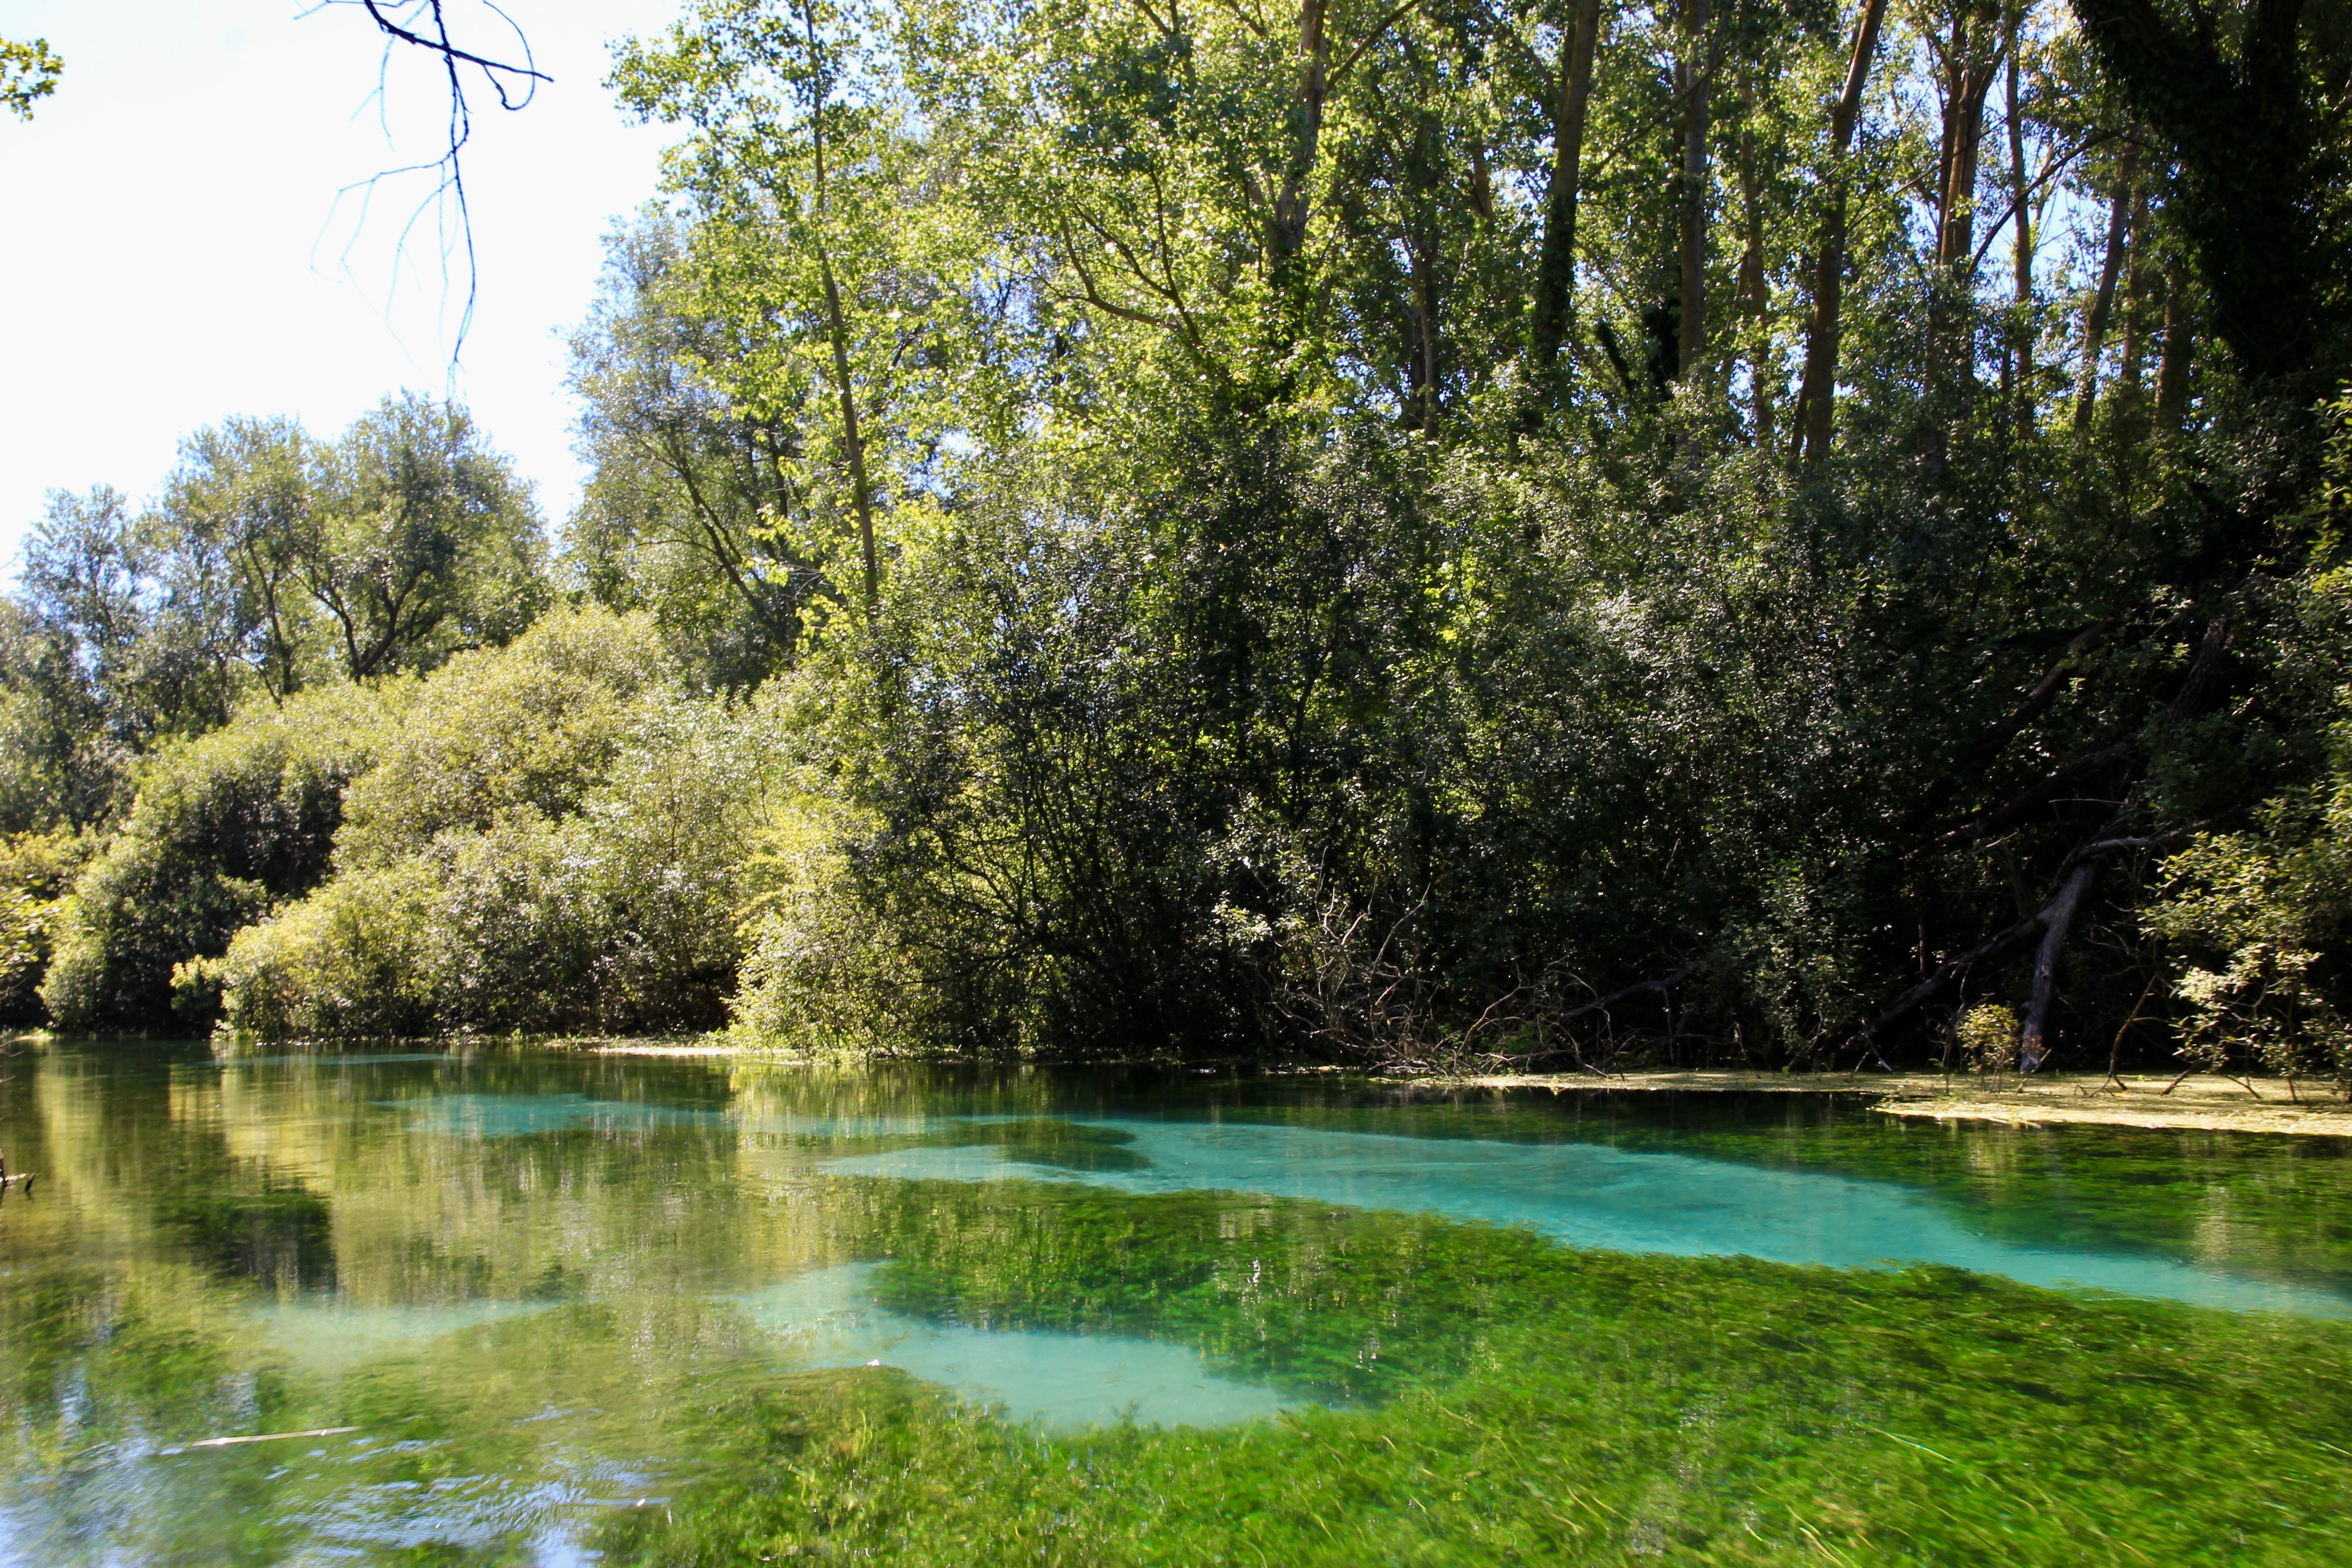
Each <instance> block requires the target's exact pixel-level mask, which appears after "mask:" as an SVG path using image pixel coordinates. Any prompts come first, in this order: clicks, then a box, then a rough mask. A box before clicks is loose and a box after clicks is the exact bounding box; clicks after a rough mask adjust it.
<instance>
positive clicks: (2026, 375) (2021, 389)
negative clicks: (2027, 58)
mask: <svg viewBox="0 0 2352 1568" xmlns="http://www.w3.org/2000/svg"><path fill="white" fill-rule="evenodd" d="M2022 20H2023V16H2022V10H2021V8H2020V9H2013V10H2011V12H2010V14H2009V39H2008V49H2009V73H2008V74H2009V103H2008V108H2007V111H2006V113H2007V118H2008V121H2009V188H2010V199H2011V201H2012V202H2014V203H2015V204H2016V207H2017V212H2016V217H2017V241H2016V244H2015V246H2014V247H2012V248H2011V252H2010V265H2011V269H2012V270H2013V272H2014V274H2015V279H2014V281H2015V288H2016V294H2015V298H2014V300H2012V305H2011V319H2010V328H2009V331H2010V354H2011V358H2012V359H2013V360H2014V361H2015V363H2016V373H2015V374H2016V377H2017V379H2016V382H2015V383H2014V384H2013V385H2012V387H2011V394H2010V399H2011V400H2010V410H2011V414H2010V416H2011V420H2012V422H2013V429H2014V431H2015V433H2016V434H2017V435H2018V436H2020V437H2022V436H2024V435H2026V434H2028V433H2029V432H2031V431H2032V429H2033V427H2034V425H2035V424H2036V423H2037V422H2038V420H2039V417H2040V416H2039V415H2038V413H2037V412H2036V410H2035V408H2034V398H2033V382H2034V377H2035V375H2036V374H2037V372H2036V369H2035V366H2034V363H2033V340H2034V331H2033V251H2034V245H2033V210H2034V208H2033V203H2032V200H2031V199H2030V197H2029V194H2028V191H2027V186H2026V172H2025V94H2024V92H2023V91H2022V90H2021V85H2020V82H2019V77H2020V75H2021V67H2020V66H2019V64H2018V58H2017V56H2018V33H2019V31H2020V28H2021V23H2022Z"/></svg>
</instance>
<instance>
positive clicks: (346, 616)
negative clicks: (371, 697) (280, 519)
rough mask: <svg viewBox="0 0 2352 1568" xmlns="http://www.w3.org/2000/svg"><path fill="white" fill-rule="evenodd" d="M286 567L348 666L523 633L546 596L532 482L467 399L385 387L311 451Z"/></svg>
mask: <svg viewBox="0 0 2352 1568" xmlns="http://www.w3.org/2000/svg"><path fill="white" fill-rule="evenodd" d="M312 486H313V497H312V500H311V504H310V507H309V508H308V509H307V510H306V512H305V513H304V514H303V515H301V516H300V517H299V520H298V522H297V529H298V531H297V534H296V541H295V543H294V546H293V548H292V550H291V551H290V552H289V554H290V556H291V561H292V567H293V573H294V575H295V576H296V578H298V579H299V581H300V583H301V584H302V586H303V587H304V588H305V589H306V590H307V591H308V592H309V593H310V596H311V597H312V598H313V599H315V600H316V601H317V602H318V604H319V605H320V608H321V609H322V610H324V612H325V613H326V616H327V617H328V618H329V620H330V621H331V635H332V636H333V637H334V639H335V641H336V642H337V644H338V645H339V652H340V653H341V659H342V668H343V672H344V673H345V674H346V675H348V676H349V677H350V678H351V679H353V680H364V679H372V678H374V677H378V676H384V675H392V674H396V673H398V672H400V671H403V670H422V669H430V668H433V667H434V666H436V665H437V664H439V663H440V662H441V661H442V660H443V659H445V658H447V657H448V656H449V655H450V654H452V653H454V652H456V651H457V650H458V649H460V648H467V647H486V646H492V645H496V644H500V643H504V642H507V641H509V640H510V639H511V638H513V637H516V636H518V635H520V633H521V632H522V631H523V629H524V628H525V627H527V626H530V623H531V621H532V620H533V619H535V618H536V617H537V616H538V614H539V612H540V610H541V609H542V608H544V607H545V605H546V604H547V602H548V596H549V595H548V587H547V579H546V574H545V564H546V559H545V558H546V542H545V540H544V538H543V536H542V534H541V529H540V523H539V519H538V516H537V514H536V512H535V511H534V510H533V509H532V506H531V503H530V496H529V493H528V492H527V491H526V490H525V489H523V487H522V485H521V483H520V481H519V480H518V479H516V478H515V477H514V473H513V470H512V469H511V468H509V465H508V463H507V460H506V459H505V458H502V457H500V456H499V455H498V454H497V453H495V452H492V451H491V450H489V449H488V447H487V446H486V445H484V443H483V441H482V439H481V437H480V434H479V432H478V430H477V429H476V428H475V426H474V423H473V421H472V419H471V418H470V417H469V416H467V414H466V412H465V411H464V410H463V409H461V408H458V407H457V406H455V405H449V404H439V403H435V402H433V401H432V400H431V399H429V398H425V397H419V396H416V395H413V394H411V395H404V396H401V397H388V398H386V399H384V401H383V404H381V405H379V406H378V407H377V408H376V409H375V411H374V412H373V413H371V414H367V415H363V416H362V417H361V418H360V419H359V420H358V421H357V422H356V423H354V424H353V425H352V427H351V429H350V430H348V431H347V432H345V433H344V435H343V437H342V438H341V440H340V441H338V442H336V443H335V445H334V446H333V447H331V448H330V449H328V450H326V451H325V452H323V453H322V454H320V457H319V458H318V460H317V462H316V464H315V466H314V471H313V477H312Z"/></svg>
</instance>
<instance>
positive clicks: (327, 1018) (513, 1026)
mask: <svg viewBox="0 0 2352 1568" xmlns="http://www.w3.org/2000/svg"><path fill="white" fill-rule="evenodd" d="M759 725H760V712H759V710H756V709H753V708H750V707H742V706H730V705H729V704H727V703H725V702H723V701H721V700H714V699H708V698H701V697H697V696H693V695H691V694H689V693H688V692H686V691H685V690H683V689H681V688H680V687H679V686H678V685H677V683H676V680H675V679H674V672H673V671H672V670H671V668H670V667H669V665H668V661H667V656H666V655H665V654H664V652H663V651H662V647H661V644H660V642H659V640H658V639H657V637H656V634H655V632H654V629H653V627H652V626H651V625H650V623H649V622H647V621H646V620H644V619H643V618H641V617H634V616H631V617H623V616H614V615H612V614H610V613H609V612H606V611H603V610H598V609H593V608H591V609H587V610H583V611H578V612H562V611H560V612H557V613H555V614H553V615H551V616H548V617H546V618H545V619H543V620H542V621H541V622H540V624H539V625H538V626H534V627H533V628H532V629H531V630H530V632H529V633H528V634H526V635H525V636H524V637H520V638H519V639H518V640H517V641H516V642H515V643H514V644H513V645H512V646H511V647H508V648H505V649H503V650H499V651H495V652H481V653H475V654H467V655H461V656H459V657H458V658H456V659H453V660H452V661H451V662H450V664H449V665H448V666H447V667H446V668H445V669H443V670H442V671H440V672H438V673H436V675H434V676H432V677H430V678H428V679H426V681H425V684H424V687H423V689H422V691H421V693H420V695H419V698H418V700H417V701H416V703H415V706H414V707H413V708H412V709H411V710H409V711H408V713H407V714H406V715H405V716H404V720H403V721H402V722H401V723H400V725H399V726H398V728H397V730H396V731H395V732H394V734H393V735H392V736H391V737H390V738H389V739H388V740H387V742H386V744H385V747H384V756H383V763H382V764H381V765H380V766H378V767H377V768H376V770H375V771H374V772H373V773H370V774H368V775H367V776H366V777H365V778H364V779H362V780H361V781H360V782H359V783H358V784H355V785H354V786H353V787H352V791H351V795H350V800H349V805H348V821H347V822H346V824H345V826H344V828H343V831H342V834H341V838H340V839H339V841H338V844H337V847H336V859H335V875H334V877H333V878H332V879H331V880H330V881H328V882H327V883H326V884H325V885H324V886H323V887H321V888H320V889H318V890H317V891H316V892H314V893H313V894H311V895H310V897H309V898H307V899H304V900H301V901H299V902H298V903H295V904H293V905H291V906H289V907H288V908H286V909H284V910H280V911H278V913H276V914H275V915H274V916H272V917H271V918H269V919H268V920H265V921H260V922H259V923H257V924H255V925H253V926H252V927H250V928H249V929H247V930H246V931H242V932H240V933H239V934H238V935H237V938H236V942H234V943H233V944H231V945H230V947H229V949H228V952H227V953H226V957H225V958H224V959H223V960H222V961H221V962H219V963H216V964H213V965H210V966H208V968H207V973H209V974H210V975H212V976H215V977H216V978H217V980H218V982H219V983H220V984H223V985H224V986H225V987H226V1016H227V1021H228V1023H229V1025H230V1026H231V1027H232V1028H234V1029H236V1030H238V1031H240V1032H243V1033H247V1034H252V1035H257V1036H264V1037H327V1036H337V1035H379V1036H390V1035H422V1034H432V1033H442V1032H448V1031H482V1032H499V1033H505V1032H510V1031H517V1030H520V1031H524V1032H541V1031H550V1030H605V1031H629V1030H635V1031H644V1030H672V1029H684V1028H707V1027H710V1026H715V1025H717V1024H719V1022H721V1021H723V1018H724V1016H725V1002H726V998H727V995H728V994H729V993H730V991H731V990H732V989H733V987H734V978H735V963H736V958H737V954H738V948H739V943H738V939H737V936H736V929H735V927H736V913H737V907H738V905H739V904H740V902H741V900H742V898H743V890H744V889H743V883H742V876H743V868H744V865H745V861H746V858H747V855H748V853H749V848H750V844H749V837H748V836H749V831H750V827H751V822H752V820H753V817H754V816H755V814H756V812H757V811H758V809H759V803H760V793H761V785H760V780H761V770H762V766H763V763H762V761H761V746H760V745H759V743H758V729H759Z"/></svg>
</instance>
